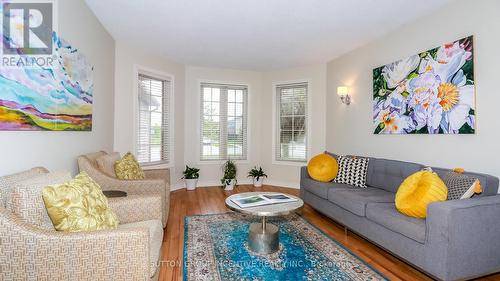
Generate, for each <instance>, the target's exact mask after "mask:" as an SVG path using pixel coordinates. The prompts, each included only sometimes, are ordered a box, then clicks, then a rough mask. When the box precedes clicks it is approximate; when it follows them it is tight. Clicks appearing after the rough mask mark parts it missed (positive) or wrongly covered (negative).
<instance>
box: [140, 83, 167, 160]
mask: <svg viewBox="0 0 500 281" xmlns="http://www.w3.org/2000/svg"><path fill="white" fill-rule="evenodd" d="M138 78H139V79H138V81H139V89H138V97H139V112H138V122H137V124H138V130H137V161H139V163H142V164H160V163H169V161H170V135H169V131H170V130H169V121H170V120H169V114H170V92H171V82H170V81H168V80H163V79H157V78H153V77H150V76H147V75H143V74H139V77H138Z"/></svg>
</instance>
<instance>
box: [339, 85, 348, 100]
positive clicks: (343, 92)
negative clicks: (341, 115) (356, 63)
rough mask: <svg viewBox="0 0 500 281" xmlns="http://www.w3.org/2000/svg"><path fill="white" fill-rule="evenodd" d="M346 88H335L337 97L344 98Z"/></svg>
mask: <svg viewBox="0 0 500 281" xmlns="http://www.w3.org/2000/svg"><path fill="white" fill-rule="evenodd" d="M347 92H348V91H347V87H346V86H341V87H337V95H339V96H341V97H342V96H346V95H347V94H348V93H347Z"/></svg>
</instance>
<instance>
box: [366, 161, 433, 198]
mask: <svg viewBox="0 0 500 281" xmlns="http://www.w3.org/2000/svg"><path fill="white" fill-rule="evenodd" d="M422 168H424V166H422V165H420V164H416V163H410V162H403V161H397V160H388V159H378V158H373V159H371V160H370V163H369V169H368V170H369V171H368V174H367V177H366V184H367V185H368V186H371V187H376V188H381V189H384V190H387V191H390V192H394V193H395V192H396V191H397V190H398V188H399V186H400V185H401V183H402V182H403V181H404V180H405V179H406V178H407V177H408V176H410V175H411V174H413V173H416V172H418V171H420V170H422Z"/></svg>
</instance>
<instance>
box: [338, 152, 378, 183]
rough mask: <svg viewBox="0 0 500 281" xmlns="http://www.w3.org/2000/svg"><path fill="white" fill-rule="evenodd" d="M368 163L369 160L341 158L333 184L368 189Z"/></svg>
mask: <svg viewBox="0 0 500 281" xmlns="http://www.w3.org/2000/svg"><path fill="white" fill-rule="evenodd" d="M368 163H369V159H368V158H352V157H349V156H340V157H339V159H338V165H339V170H338V174H337V177H335V179H334V180H333V182H336V183H342V184H349V185H353V186H356V187H366V174H367V171H368Z"/></svg>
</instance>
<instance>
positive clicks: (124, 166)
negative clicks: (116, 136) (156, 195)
mask: <svg viewBox="0 0 500 281" xmlns="http://www.w3.org/2000/svg"><path fill="white" fill-rule="evenodd" d="M115 173H116V177H117V178H118V179H121V180H142V179H144V171H143V170H142V168H141V166H140V165H139V163H138V162H137V160H135V157H134V155H133V154H132V153H130V152H127V154H125V155H124V156H123V158H122V159H121V160H118V161H116V163H115Z"/></svg>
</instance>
